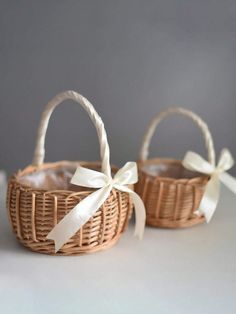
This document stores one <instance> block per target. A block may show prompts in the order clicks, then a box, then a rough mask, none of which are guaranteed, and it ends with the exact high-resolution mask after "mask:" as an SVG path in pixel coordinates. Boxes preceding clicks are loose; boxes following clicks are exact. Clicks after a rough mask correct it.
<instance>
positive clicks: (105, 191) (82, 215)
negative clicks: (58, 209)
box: [47, 162, 146, 252]
mask: <svg viewBox="0 0 236 314" xmlns="http://www.w3.org/2000/svg"><path fill="white" fill-rule="evenodd" d="M137 180H138V175H137V165H136V163H135V162H127V163H126V164H125V165H124V167H122V168H121V169H120V170H119V171H118V172H117V173H116V175H115V176H114V178H113V179H111V178H110V177H109V176H107V175H105V174H103V173H101V172H98V171H95V170H91V169H87V168H84V167H80V166H79V167H78V168H77V170H76V172H75V174H74V176H73V177H72V179H71V183H72V184H75V185H80V186H83V187H89V188H99V189H98V190H96V191H95V192H93V193H91V194H90V195H88V196H87V197H86V198H84V199H83V200H82V201H81V202H79V203H78V204H77V205H76V206H75V207H74V208H73V209H72V210H71V211H70V212H69V213H68V214H67V215H66V216H65V217H64V218H63V219H62V220H61V221H60V222H59V224H57V225H56V226H55V227H54V228H53V229H52V230H51V232H50V233H49V234H48V235H47V239H51V240H54V242H55V251H56V252H57V251H58V250H59V249H60V248H61V247H62V246H63V245H64V244H65V243H66V242H67V241H68V240H69V239H70V238H71V237H72V236H73V235H74V234H75V233H76V232H77V231H78V230H79V229H80V228H81V227H82V226H83V225H84V224H85V223H86V222H87V221H88V220H89V219H90V218H91V217H92V216H93V215H94V214H95V212H96V211H97V210H98V209H99V208H100V207H101V206H102V204H103V203H104V202H105V201H106V199H107V198H108V196H109V195H110V192H111V191H112V189H113V188H115V189H117V190H120V191H122V192H125V193H129V194H130V196H131V199H132V201H133V203H134V208H135V217H136V224H135V236H138V237H139V238H142V236H143V232H144V226H145V219H146V212H145V207H144V204H143V202H142V200H141V198H140V197H139V196H138V195H137V194H136V193H135V192H134V191H132V190H131V189H129V188H128V187H127V185H129V184H134V183H136V182H137Z"/></svg>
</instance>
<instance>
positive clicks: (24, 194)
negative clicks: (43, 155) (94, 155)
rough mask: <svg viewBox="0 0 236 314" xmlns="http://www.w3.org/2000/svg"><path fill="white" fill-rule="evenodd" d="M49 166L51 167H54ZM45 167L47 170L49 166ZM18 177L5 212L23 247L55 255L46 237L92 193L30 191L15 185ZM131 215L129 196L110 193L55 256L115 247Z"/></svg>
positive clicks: (11, 184) (14, 182) (11, 185)
mask: <svg viewBox="0 0 236 314" xmlns="http://www.w3.org/2000/svg"><path fill="white" fill-rule="evenodd" d="M59 165H60V163H57V166H59ZM50 166H52V167H53V164H52V165H50ZM93 166H94V164H93ZM44 167H47V168H48V165H47V164H45V165H44ZM41 169H42V167H41ZM31 171H33V168H32V169H31V168H28V169H27V171H24V175H25V174H26V173H27V172H28V173H30V172H31ZM20 175H21V173H18V174H17V175H16V176H13V177H12V178H11V179H10V180H9V184H8V193H7V208H8V213H9V219H10V222H11V224H12V227H13V230H14V232H15V233H16V235H17V238H18V239H19V241H20V242H21V243H22V244H23V245H24V246H26V247H28V248H30V249H31V250H33V251H36V252H40V253H47V254H55V253H54V243H53V241H51V240H46V236H47V234H48V233H49V232H50V231H51V230H52V228H53V227H54V226H55V225H56V224H57V223H58V222H59V221H60V220H61V219H62V218H63V217H64V216H65V215H66V214H67V213H68V212H69V211H70V210H71V209H72V208H73V207H74V206H75V205H77V204H78V202H80V201H81V200H82V199H83V198H85V197H86V196H87V195H89V194H90V193H91V191H82V192H74V191H44V190H39V189H32V188H30V187H26V186H22V185H21V184H19V183H18V178H19V176H20ZM131 212H132V204H131V202H130V198H129V195H128V194H127V193H122V192H120V191H118V190H115V189H113V190H112V192H111V194H110V196H109V198H108V199H107V200H106V202H105V203H104V204H103V206H102V207H101V208H100V209H99V210H98V211H97V212H96V214H95V215H94V216H93V217H92V218H91V219H90V220H89V221H88V222H87V223H86V224H85V225H84V226H83V227H82V228H80V230H79V231H78V232H77V233H76V234H75V235H74V236H73V237H72V238H71V239H70V240H69V241H68V243H66V244H65V245H64V246H63V247H62V248H61V250H60V251H58V253H56V254H57V255H78V254H82V253H89V252H95V251H98V250H101V249H105V248H108V247H110V246H112V245H114V244H115V243H116V242H117V240H118V239H119V237H120V235H121V233H122V232H123V231H124V229H125V227H126V225H127V223H128V220H129V217H130V215H131Z"/></svg>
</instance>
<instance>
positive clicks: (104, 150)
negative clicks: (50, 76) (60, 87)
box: [32, 91, 111, 177]
mask: <svg viewBox="0 0 236 314" xmlns="http://www.w3.org/2000/svg"><path fill="white" fill-rule="evenodd" d="M67 99H72V100H74V101H76V102H77V103H79V104H80V105H81V106H82V107H83V108H84V109H85V111H86V112H87V113H88V115H89V117H90V119H91V120H92V122H93V124H94V126H95V128H96V130H97V134H98V139H99V143H100V156H101V161H102V172H103V173H104V174H105V175H107V176H109V177H111V166H110V148H109V145H108V141H107V134H106V130H105V128H104V124H103V122H102V119H101V117H100V116H99V115H98V113H97V112H96V110H95V109H94V107H93V105H92V104H91V103H90V102H89V101H88V100H87V99H86V98H85V97H83V96H82V95H80V94H78V93H76V92H74V91H66V92H62V93H60V94H58V95H56V96H55V97H54V98H53V99H52V100H51V101H50V102H49V103H48V104H47V106H46V108H45V110H44V112H43V113H42V116H41V120H40V124H39V128H38V134H37V140H36V147H35V151H34V159H33V162H32V165H33V166H36V167H38V166H40V165H42V163H43V162H44V156H45V136H46V132H47V128H48V123H49V119H50V117H51V114H52V113H53V111H54V109H55V108H56V107H57V106H58V105H59V104H60V103H62V102H63V101H65V100H67Z"/></svg>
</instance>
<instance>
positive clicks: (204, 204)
mask: <svg viewBox="0 0 236 314" xmlns="http://www.w3.org/2000/svg"><path fill="white" fill-rule="evenodd" d="M219 193H220V181H219V177H218V176H217V175H213V176H212V177H211V179H210V181H209V182H208V184H207V186H206V190H205V193H204V195H203V198H202V200H201V202H200V205H199V208H198V210H197V211H196V212H195V213H196V214H197V215H199V216H201V215H204V216H205V219H206V222H207V223H209V222H210V220H211V218H212V216H213V214H214V212H215V210H216V206H217V204H218V201H219Z"/></svg>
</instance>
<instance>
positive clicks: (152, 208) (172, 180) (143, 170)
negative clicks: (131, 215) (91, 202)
mask: <svg viewBox="0 0 236 314" xmlns="http://www.w3.org/2000/svg"><path fill="white" fill-rule="evenodd" d="M173 114H181V115H184V116H186V117H188V118H190V119H191V120H192V121H193V122H195V123H196V124H197V126H198V127H199V128H200V129H201V131H202V133H203V136H204V139H205V144H206V148H207V151H208V160H209V162H210V163H211V164H213V165H214V164H215V151H214V145H213V140H212V136H211V134H210V132H209V129H208V127H207V125H206V124H205V123H204V122H203V121H202V119H201V118H200V117H199V116H197V115H196V114H194V113H193V112H191V111H189V110H186V109H183V108H170V109H168V110H167V111H163V112H161V113H160V114H158V115H157V116H156V117H155V118H154V119H153V120H152V121H151V123H150V125H149V127H148V129H147V132H146V134H145V136H144V139H143V143H142V146H141V150H140V161H139V162H138V168H139V182H138V183H137V185H136V187H135V190H136V192H137V193H138V194H139V195H140V196H141V198H142V200H143V202H144V204H145V207H146V214H147V219H146V222H147V224H148V225H150V226H154V227H163V228H182V227H189V226H193V225H196V224H199V223H202V222H204V220H205V219H204V217H203V216H201V217H199V216H197V215H196V214H194V212H195V211H196V210H197V209H198V206H199V204H200V201H201V199H202V196H203V193H204V189H205V186H206V184H207V182H208V180H209V177H208V176H206V175H202V174H200V173H196V172H192V171H189V170H187V169H185V168H184V167H183V166H182V163H181V161H178V160H174V159H166V158H162V159H150V160H147V157H148V151H149V145H150V141H151V138H152V136H153V134H154V131H155V129H156V127H157V125H158V124H159V123H160V122H161V121H162V120H163V119H164V118H166V117H167V116H169V115H173Z"/></svg>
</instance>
